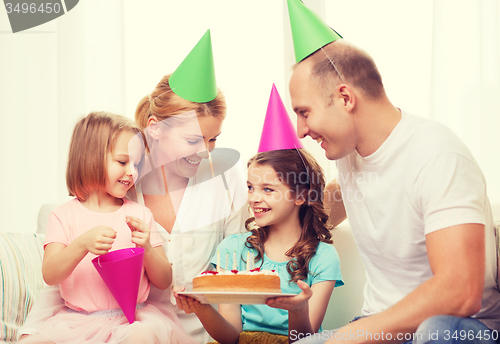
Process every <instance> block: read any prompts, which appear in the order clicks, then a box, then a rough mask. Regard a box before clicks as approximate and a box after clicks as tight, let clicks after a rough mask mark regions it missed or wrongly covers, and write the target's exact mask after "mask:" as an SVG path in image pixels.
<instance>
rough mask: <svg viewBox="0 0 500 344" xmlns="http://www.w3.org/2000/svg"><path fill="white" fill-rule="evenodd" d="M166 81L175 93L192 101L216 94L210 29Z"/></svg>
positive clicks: (205, 98)
mask: <svg viewBox="0 0 500 344" xmlns="http://www.w3.org/2000/svg"><path fill="white" fill-rule="evenodd" d="M168 83H169V84H170V87H171V88H172V91H173V92H174V93H175V94H177V95H178V96H179V97H181V98H183V99H186V100H189V101H192V102H196V103H205V102H209V101H211V100H213V99H214V98H215V97H216V96H217V84H216V82H215V68H214V57H213V53H212V40H211V39H210V30H207V32H206V33H205V34H204V35H203V37H202V38H201V39H200V40H199V42H198V43H197V44H196V45H195V47H194V48H193V50H191V52H190V53H189V55H188V56H186V58H185V59H184V61H182V63H181V64H180V65H179V67H177V69H176V70H175V72H173V73H172V75H171V76H170V78H169V79H168Z"/></svg>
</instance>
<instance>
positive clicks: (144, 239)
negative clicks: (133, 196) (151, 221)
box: [127, 216, 153, 251]
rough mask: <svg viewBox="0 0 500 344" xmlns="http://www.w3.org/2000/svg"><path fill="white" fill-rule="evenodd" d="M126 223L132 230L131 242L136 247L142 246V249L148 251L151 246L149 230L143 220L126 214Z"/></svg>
mask: <svg viewBox="0 0 500 344" xmlns="http://www.w3.org/2000/svg"><path fill="white" fill-rule="evenodd" d="M127 225H128V227H129V228H130V230H131V231H132V242H133V243H134V244H135V245H136V246H137V247H142V248H143V249H144V251H149V250H150V249H151V248H153V247H152V246H151V243H150V242H149V233H150V230H149V227H148V225H147V224H146V223H145V222H144V221H142V220H141V219H138V218H137V217H133V216H127Z"/></svg>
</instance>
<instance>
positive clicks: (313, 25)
mask: <svg viewBox="0 0 500 344" xmlns="http://www.w3.org/2000/svg"><path fill="white" fill-rule="evenodd" d="M287 1H288V15H289V17H290V26H291V28H292V37H293V47H294V49H295V60H296V62H300V61H302V60H303V59H305V58H306V57H308V56H309V55H311V54H312V53H314V52H315V51H316V50H318V49H320V48H322V47H324V46H325V45H327V44H328V43H330V42H333V41H336V40H337V39H340V38H342V36H341V35H339V34H338V33H337V32H336V31H335V30H333V29H332V28H331V27H329V26H328V25H326V24H325V22H324V21H323V20H322V19H321V18H320V17H319V16H318V15H317V14H316V13H314V12H313V11H311V10H310V9H309V8H307V7H306V6H305V5H304V4H303V3H302V1H300V0H287Z"/></svg>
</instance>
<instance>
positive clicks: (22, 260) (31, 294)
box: [0, 233, 44, 342]
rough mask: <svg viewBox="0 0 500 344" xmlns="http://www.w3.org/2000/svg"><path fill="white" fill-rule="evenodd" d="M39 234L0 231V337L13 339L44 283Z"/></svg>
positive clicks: (8, 340)
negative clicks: (0, 293)
mask: <svg viewBox="0 0 500 344" xmlns="http://www.w3.org/2000/svg"><path fill="white" fill-rule="evenodd" d="M43 237H44V236H43V235H37V234H32V233H0V274H1V276H0V291H1V292H2V295H1V297H2V299H1V301H0V302H1V303H0V312H1V319H0V341H6V342H15V341H16V339H17V331H18V329H19V327H21V326H22V325H23V323H24V321H25V319H26V316H27V314H28V312H29V311H30V309H31V307H32V305H33V302H34V300H35V298H36V297H37V295H38V293H39V292H40V290H41V289H42V287H43V286H44V282H43V277H42V258H43V249H42V244H43Z"/></svg>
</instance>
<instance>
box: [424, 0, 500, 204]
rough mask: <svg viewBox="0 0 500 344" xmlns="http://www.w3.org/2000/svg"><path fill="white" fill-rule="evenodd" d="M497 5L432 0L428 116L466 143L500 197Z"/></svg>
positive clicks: (493, 196)
mask: <svg viewBox="0 0 500 344" xmlns="http://www.w3.org/2000/svg"><path fill="white" fill-rule="evenodd" d="M499 17H500V6H499V4H498V1H497V0H481V1H463V0H462V1H456V0H453V1H451V0H435V1H434V28H433V46H432V79H431V92H430V94H431V102H430V104H431V107H430V113H431V117H432V118H434V119H436V120H438V121H441V122H443V123H445V124H446V125H448V126H449V127H450V128H451V129H452V130H453V131H454V132H455V133H456V134H458V135H459V136H460V137H461V138H462V140H463V141H464V142H465V143H466V144H467V146H468V147H469V149H470V150H471V152H472V153H473V155H474V156H475V158H476V160H477V161H478V163H479V165H480V166H481V169H482V170H483V173H484V175H485V177H486V181H487V184H488V194H489V197H490V201H491V202H492V203H493V204H494V203H499V202H500V139H499V137H500V136H499V130H500V20H499Z"/></svg>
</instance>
